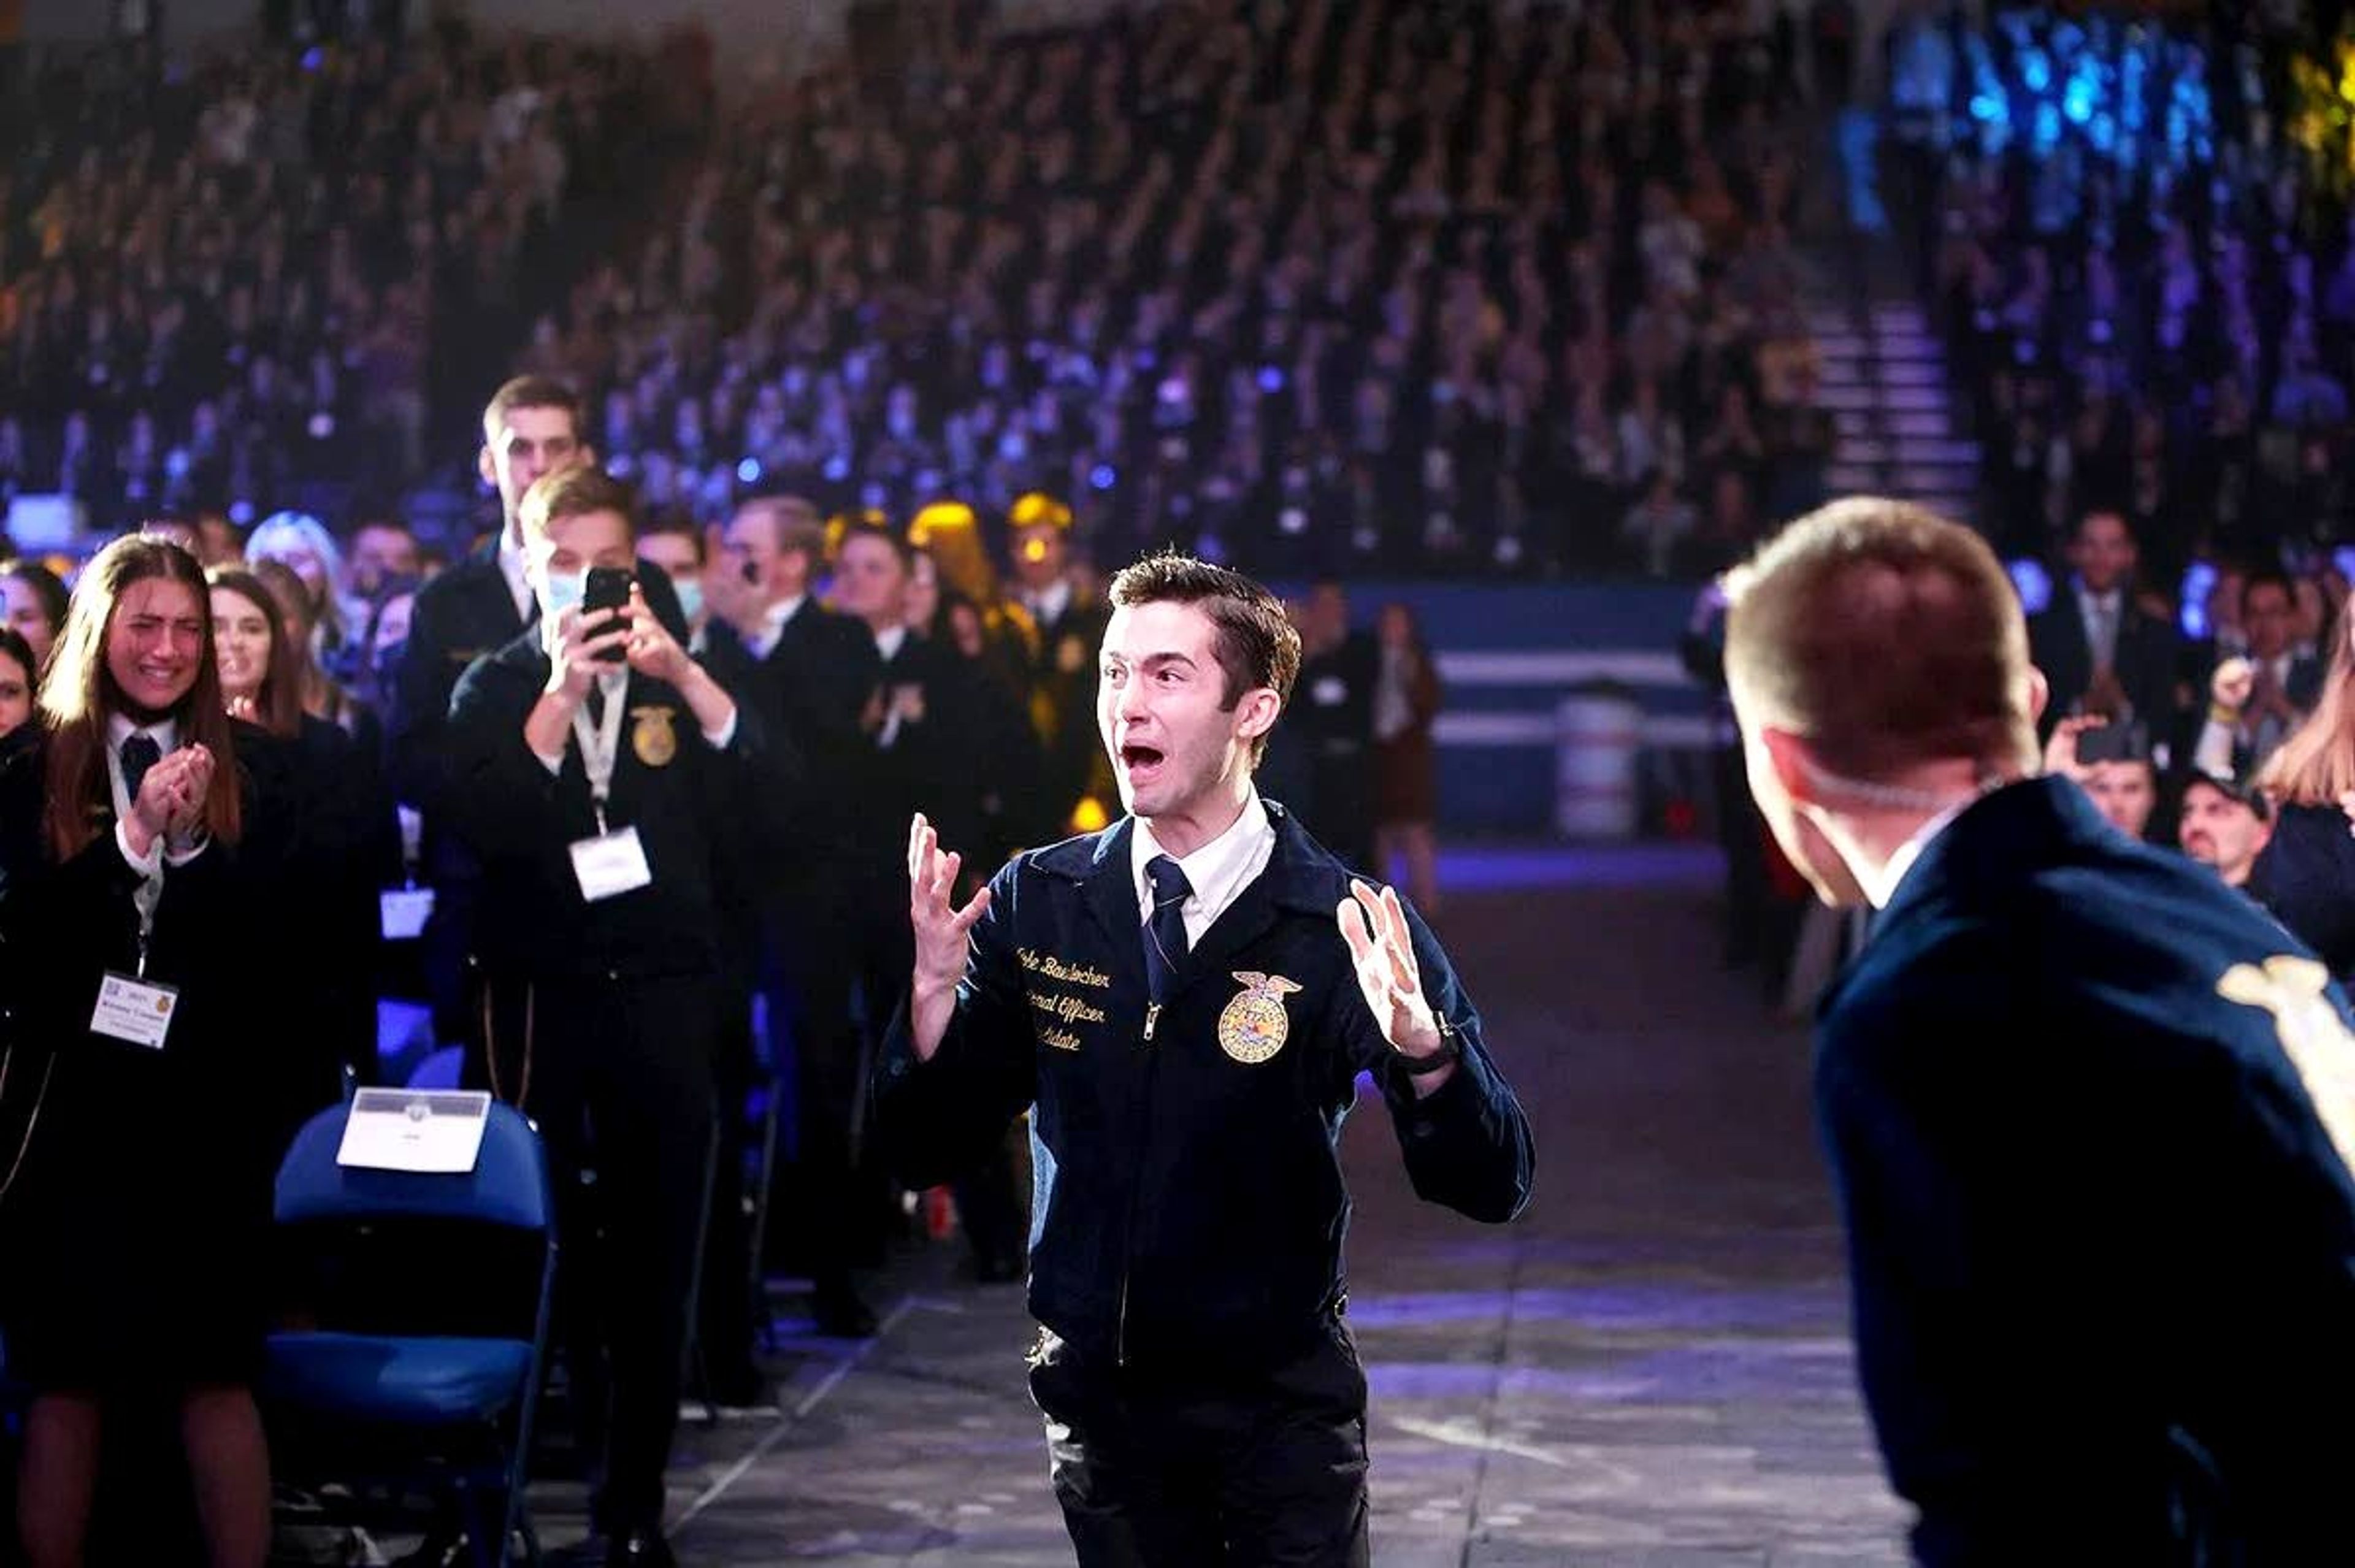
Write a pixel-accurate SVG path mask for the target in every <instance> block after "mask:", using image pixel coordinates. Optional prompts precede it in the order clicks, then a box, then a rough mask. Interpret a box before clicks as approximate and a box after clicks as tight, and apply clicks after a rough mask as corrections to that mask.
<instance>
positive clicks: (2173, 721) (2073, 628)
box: [2028, 582, 2182, 741]
mask: <svg viewBox="0 0 2355 1568" xmlns="http://www.w3.org/2000/svg"><path fill="white" fill-rule="evenodd" d="M2181 641H2182V639H2181V638H2180V637H2179V635H2177V633H2176V630H2175V628H2174V627H2172V626H2170V625H2169V624H2167V623H2166V622H2164V621H2161V620H2158V619H2157V618H2156V617H2153V616H2150V615H2146V614H2144V613H2142V612H2141V611H2140V610H2137V609H2136V608H2135V606H2134V604H2133V602H2132V599H2131V596H2129V597H2128V599H2127V603H2126V607H2125V609H2124V610H2123V611H2122V612H2121V613H2120V617H2119V621H2118V643H2117V658H2116V670H2117V677H2118V684H2119V685H2120V686H2122V687H2124V688H2126V700H2127V701H2129V702H2131V703H2133V704H2134V709H2135V718H2136V719H2137V720H2139V721H2140V722H2141V724H2142V726H2143V728H2144V729H2145V731H2147V733H2148V734H2149V735H2150V737H2151V739H2152V740H2154V741H2168V740H2171V739H2172V738H2173V737H2174V736H2175V734H2176V731H2177V729H2178V715H2177V707H2176V701H2175V695H2176V679H2177V674H2178V670H2179V661H2180V656H2181V652H2180V651H2181ZM2028 650H2029V656H2030V658H2031V659H2033V660H2034V661H2035V664H2036V667H2037V668H2038V669H2041V670H2042V671H2043V672H2044V678H2045V681H2046V682H2047V683H2048V684H2049V685H2050V686H2051V688H2052V689H2051V699H2050V700H2049V701H2047V702H2046V704H2045V708H2044V722H2043V731H2044V733H2045V734H2047V735H2050V734H2051V732H2052V727H2053V725H2055V724H2057V723H2059V722H2060V721H2061V720H2062V719H2063V718H2065V717H2067V716H2068V715H2069V713H2070V712H2071V711H2072V710H2073V709H2074V707H2075V705H2076V704H2077V702H2078V701H2079V700H2080V699H2083V697H2084V695H2085V688H2087V687H2088V686H2090V685H2091V684H2092V683H2093V679H2094V654H2093V648H2092V645H2090V644H2089V643H2088V642H2087V641H2086V638H2085V621H2084V616H2083V613H2081V612H2080V611H2079V609H2078V606H2077V591H2076V586H2075V584H2074V583H2070V582H2064V583H2062V585H2061V587H2060V588H2059V589H2057V590H2056V591H2055V592H2054V593H2053V595H2052V603H2051V604H2049V605H2047V606H2046V607H2045V608H2044V610H2043V611H2041V613H2038V614H2037V615H2035V616H2034V617H2032V618H2031V619H2030V621H2029V623H2028Z"/></svg>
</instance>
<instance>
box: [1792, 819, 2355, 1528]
mask: <svg viewBox="0 0 2355 1568" xmlns="http://www.w3.org/2000/svg"><path fill="white" fill-rule="evenodd" d="M2347 1020H2348V1014H2347V1008H2346V1001H2345V998H2344V997H2342V996H2341V995H2340V994H2339V990H2338V988H2337V987H2335V986H2332V985H2330V984H2329V983H2328V975H2327V973H2326V972H2325V971H2324V970H2323V969H2322V968H2321V966H2320V965H2318V963H2317V962H2316V961H2315V960H2314V959H2313V957H2312V955H2310V954H2308V953H2307V950H2306V949H2305V948H2304V947H2303V946H2301V945H2300V944H2298V943H2297V941H2296V939H2295V938H2293V937H2291V936H2290V935H2289V934H2288V933H2286V932H2284V931H2283V930H2282V929H2281V928H2280V927H2278V926H2277V925H2275V923H2274V922H2273V921H2272V920H2271V919H2270V918H2268V917H2267V916H2266V915H2265V914H2264V912H2263V911H2262V910H2260V909H2259V908H2258V907H2257V906H2256V905H2255V904H2254V902H2252V901H2249V900H2247V899H2245V898H2243V896H2242V895H2241V894H2239V893H2237V892H2234V891H2232V890H2230V889H2228V888H2226V887H2225V886H2224V885H2223V884H2222V882H2220V881H2218V880H2215V879H2214V878H2213V877H2212V876H2211V874H2210V873H2209V872H2208V871H2206V870H2205V869H2202V868H2200V867H2199V866H2196V865H2194V864H2192V863H2191V862H2190V861H2188V860H2185V859H2182V858H2180V857H2179V856H2175V855H2171V854H2167V853H2163V852H2160V851H2157V850H2153V849H2150V848H2145V847H2143V846H2140V845H2136V844H2130V843H2128V842H2127V841H2126V838H2125V837H2123V836H2121V835H2120V834H2118V833H2117V832H2116V831H2115V829H2113V828H2111V827H2109V826H2108V825H2107V824H2106V823H2105V822H2104V821H2103V820H2102V818H2101V817H2100V816H2098V815H2097V814H2096V813H2095V812H2094V808H2093V806H2092V805H2091V803H2090V802H2088V801H2087V800H2086V799H2085V798H2084V797H2083V795H2082V794H2080V793H2079V792H2078V791H2077V789H2076V788H2075V787H2074V786H2073V785H2072V784H2069V783H2068V782H2067V781H2065V780H2061V779H2039V780H2033V781H2030V782H2027V783H2023V784H2013V785H2010V786H2008V787H2006V788H2003V789H2000V790H1998V791H1996V792H1994V793H1992V794H1990V795H1987V796H1986V797H1985V798H1983V799H1981V800H1979V801H1978V802H1977V803H1976V804H1974V805H1971V806H1970V807H1969V808H1968V809H1966V811H1964V812H1963V813H1962V815H1961V816H1958V817H1957V818H1956V819H1955V821H1954V823H1953V824H1952V825H1951V826H1950V827H1948V828H1947V829H1946V830H1945V832H1944V833H1942V834H1941V835H1939V836H1938V837H1936V838H1935V839H1934V840H1933V841H1932V842H1931V844H1930V845H1929V846H1928V848H1926V849H1925V850H1924V852H1923V855H1922V857H1921V859H1919V860H1918V861H1917V862H1916V863H1915V864H1914V866H1913V869H1912V870H1911V871H1910V872H1909V873H1908V874H1907V875H1906V877H1905V878H1904V879H1903V880H1902V882H1901V883H1900V885H1899V887H1898V889H1897V891H1896V892H1895V895H1894V896H1893V897H1892V898H1891V901H1890V903H1889V905H1888V907H1887V908H1886V909H1885V910H1884V911H1883V912H1881V916H1880V918H1879V920H1878V921H1877V922H1876V923H1875V927H1874V930H1873V933H1872V936H1871V938H1870V942H1869V943H1868V944H1867V945H1866V947H1865V949H1864V951H1863V952H1862V953H1861V954H1860V955H1859V957H1858V959H1857V961H1856V963H1855V965H1853V967H1852V968H1851V970H1850V971H1849V973H1848V974H1847V975H1846V976H1843V977H1842V979H1841V980H1840V981H1839V982H1838V984H1837V985H1836V986H1835V987H1833V989H1832V990H1831V992H1830V993H1829V995H1828V997H1827V998H1826V1001H1825V1004H1824V1008H1823V1013H1822V1018H1821V1032H1820V1040H1819V1050H1818V1054H1817V1064H1816V1083H1817V1101H1818V1109H1819V1111H1820V1114H1821V1116H1822V1120H1823V1128H1824V1134H1825V1138H1826V1141H1827V1144H1828V1149H1829V1153H1830V1156H1831V1160H1832V1165H1833V1168H1834V1171H1835V1174H1836V1176H1837V1178H1838V1186H1839V1190H1840V1197H1841V1201H1842V1204H1843V1206H1844V1209H1845V1211H1846V1219H1847V1221H1848V1226H1849V1245H1850V1264H1851V1269H1852V1274H1853V1288H1854V1293H1855V1294H1854V1306H1855V1314H1856V1337H1857V1348H1858V1355H1859V1362H1860V1371H1861V1375H1862V1378H1863V1383H1864V1392H1865V1398H1866V1403H1868V1405H1869V1406H1870V1410H1871V1413H1872V1419H1873V1424H1874V1426H1875V1428H1876V1430H1877V1432H1878V1434H1879V1436H1880V1440H1881V1451H1882V1456H1883V1457H1884V1459H1885V1461H1886V1463H1887V1466H1888V1469H1889V1475H1890V1478H1891V1484H1892V1485H1893V1486H1894V1487H1895V1488H1896V1489H1897V1491H1898V1492H1899V1493H1900V1494H1901V1495H1902V1496H1903V1497H1905V1498H1906V1499H1908V1500H1910V1501H1911V1502H1913V1504H1914V1505H1915V1507H1917V1508H1918V1509H1920V1515H1921V1517H1920V1521H1919V1524H1918V1525H1917V1527H1916V1529H1915V1531H1914V1538H1913V1539H1914V1550H1915V1552H1916V1553H1917V1555H1918V1557H1919V1559H1920V1561H1921V1562H1923V1563H1926V1564H1930V1565H1932V1568H1948V1565H1958V1564H1995V1563H2003V1564H2009V1563H2135V1564H2137V1565H2138V1568H2140V1565H2146V1564H2158V1563H2167V1564H2173V1563H2184V1564H2190V1563H2240V1564H2243V1565H2244V1568H2255V1565H2257V1564H2270V1563H2282V1564H2290V1563H2323V1562H2348V1561H2350V1560H2355V1516H2350V1514H2349V1512H2348V1511H2347V1509H2346V1506H2345V1497H2344V1490H2345V1488H2346V1485H2347V1479H2346V1478H2347V1477H2348V1476H2350V1474H2355V1424H2350V1422H2349V1421H2348V1420H2347V1419H2346V1413H2347V1411H2348V1410H2349V1409H2350V1408H2355V1403H2351V1402H2355V1331H2350V1327H2349V1326H2350V1324H2355V1180H2350V1176H2349V1171H2348V1167H2347V1164H2346V1162H2345V1160H2344V1159H2343V1158H2342V1157H2341V1155H2340V1153H2339V1150H2338V1149H2337V1148H2336V1147H2334V1144H2333V1141H2332V1138H2331V1136H2329V1134H2328V1131H2327V1130H2326V1127H2325V1124H2324V1121H2323V1119H2322V1117H2321V1116H2320V1115H2318V1112H2317V1109H2316V1101H2315V1099H2314V1098H2313V1097H2312V1095H2311V1094H2310V1093H2309V1092H2308V1089H2307V1077H2308V1076H2309V1075H2313V1076H2317V1077H2319V1076H2320V1075H2321V1074H2326V1073H2330V1072H2339V1073H2346V1072H2349V1071H2350V1069H2355V1040H2350V1036H2349V1032H2348V1021H2347ZM2293 1051H2295V1052H2296V1059H2297V1060H2296V1061H2294V1060H2293V1054H2292V1053H2293ZM2301 1069H2303V1071H2302V1070H2301ZM2341 1115H2342V1116H2343V1117H2346V1118H2347V1120H2348V1124H2349V1125H2355V1107H2349V1108H2348V1110H2346V1111H2342V1113H2341Z"/></svg>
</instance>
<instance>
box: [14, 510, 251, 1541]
mask: <svg viewBox="0 0 2355 1568" xmlns="http://www.w3.org/2000/svg"><path fill="white" fill-rule="evenodd" d="M42 720H43V721H42V724H41V727H40V728H39V729H38V730H27V731H23V732H21V733H22V734H23V735H25V736H27V737H29V741H30V743H29V744H22V745H16V746H12V747H10V748H8V752H7V758H6V761H5V765H0V868H5V873H6V883H5V897H0V930H5V936H6V947H5V952H6V955H7V973H6V986H7V990H8V996H9V1002H8V1006H9V1008H10V1010H11V1011H12V1013H13V1014H14V1017H15V1020H16V1022H15V1026H14V1030H13V1034H12V1038H11V1040H10V1041H9V1044H8V1047H7V1051H8V1061H9V1068H10V1071H9V1072H7V1074H6V1077H7V1081H8V1086H9V1097H8V1098H9V1103H8V1104H6V1105H5V1106H0V1126H5V1127H6V1128H7V1129H8V1131H7V1133H6V1134H5V1135H0V1143H5V1149H6V1160H5V1167H6V1169H5V1174H0V1186H5V1192H0V1226H5V1232H6V1236H7V1259H8V1264H7V1268H6V1270H5V1275H0V1303H5V1324H6V1331H7V1335H8V1355H9V1372H10V1374H11V1376H12V1377H14V1378H16V1379H17V1380H19V1381H22V1382H23V1383H25V1384H26V1385H27V1387H29V1388H30V1389H31V1391H32V1392H33V1401H32V1404H31V1408H30V1411H29V1413H28V1415H27V1421H26V1429H25V1464H24V1473H23V1485H22V1490H21V1493H20V1498H19V1508H20V1509H21V1518H20V1523H21V1526H22V1531H23V1537H24V1543H25V1547H26V1551H27V1556H28V1558H29V1561H30V1562H31V1563H32V1564H33V1568H66V1565H71V1564H78V1563H80V1561H81V1552H82V1541H83V1536H84V1532H85V1531H86V1530H87V1528H88V1525H89V1521H90V1515H91V1501H92V1489H93V1487H94V1484H95V1480H96V1477H97V1474H98V1462H99V1454H100V1447H101V1441H102V1437H103V1434H104V1432H105V1431H106V1430H107V1428H108V1426H109V1424H110V1423H111V1422H112V1420H113V1418H115V1417H116V1416H120V1415H125V1414H128V1413H132V1412H133V1411H135V1410H137V1409H138V1408H140V1402H142V1401H155V1400H158V1399H162V1400H165V1401H169V1402H171V1403H175V1404H176V1406H177V1408H178V1411H179V1416H180V1431H181V1435H182V1438H183V1442H184V1445H185V1448H186V1454H187V1459H188V1466H189V1470H190V1472H191V1474H192V1476H193V1477H194V1480H195V1482H196V1497H197V1510H198V1513H199V1516H200V1519H201V1522H202V1525H203V1530H204V1534H205V1538H206V1541H207V1545H208V1550H209V1552H210V1554H211V1559H212V1562H213V1563H215V1564H216V1565H217V1568H260V1564H261V1563H262V1561H263V1559H264V1557H265V1556H266V1555H267V1552H268V1550H269V1544H270V1480H269V1456H268V1453H267V1451H266V1448H265V1445H264V1442H263V1436H262V1431H261V1420H260V1417H259V1415H258V1413H257V1412H256V1409H255V1406H254V1402H253V1395H252V1392H251V1391H252V1388H253V1383H254V1380H255V1378H256V1376H257V1375H258V1373H259V1371H260V1362H261V1341H262V1329H263V1323H264V1317H263V1314H264V1303H263V1300H262V1296H261V1285H262V1283H263V1281H264V1279H265V1277H266V1274H267V1271H266V1269H265V1268H264V1266H263V1247H264V1243H265V1239H266V1236H267V1232H268V1226H269V1220H270V1209H271V1189H270V1183H271V1178H272V1173H273V1171H274V1169H275V1166H276V1161H277V1156H278V1152H279V1147H280V1144H279V1141H278V1140H277V1139H276V1138H275V1137H274V1136H273V1129H272V1128H271V1127H270V1126H269V1125H268V1117H267V1115H266V1114H265V1112H264V1111H263V1109H262V1093H261V1092H262V1091H263V1090H264V1089H265V1088H266V1087H267V1085H268V1083H269V1080H270V1076H271V1069H272V1066H273V1064H274V1063H273V1057H274V1055H275V1051H274V1047H275V1044H276V1041H275V1040H274V1039H273V1037H272V1034H271V1032H270V1031H271V1028H272V1025H273V1024H274V1023H275V1022H276V1021H278V1020H276V1019H273V1018H272V1017H271V1015H269V1014H268V1013H267V1012H266V1011H263V1010H261V1009H259V1008H257V1006H256V1002H257V999H258V997H259V996H260V994H261V986H260V984H259V983H258V982H254V981H253V980H252V979H251V977H252V976H254V975H255V973H256V971H255V969H254V966H253V955H251V954H250V953H247V952H244V951H242V950H241V948H240V938H241V936H242V935H243V934H245V933H248V932H249V931H250V929H251V927H250V915H251V910H250V902H249V901H248V900H247V898H246V896H245V894H246V883H247V879H248V878H249V877H250V874H251V870H252V867H251V864H250V862H251V860H252V859H254V858H256V857H257V856H259V855H266V853H267V851H266V850H263V849H261V845H260V843H259V840H260V839H261V837H263V836H262V835H260V834H249V832H248V829H249V828H250V827H253V826H254V824H255V821H256V818H257V817H258V816H261V814H262V813H263V812H265V811H267V810H269V809H271V808H272V807H271V804H270V803H268V802H265V801H262V800H260V799H256V798H250V796H249V792H248V790H247V789H246V788H245V787H244V785H245V784H246V782H247V781H248V779H249V778H250V773H249V771H248V770H247V769H246V768H245V767H243V766H241V765H240V764H241V762H242V761H243V759H242V758H241V757H240V755H239V753H238V752H237V750H236V748H235V746H234V745H233V742H232V740H231V732H230V721H229V716H228V714H227V712H226V710H225V708H224V705H223V703H222V699H221V693H220V686H219V677H218V667H217V665H216V661H215V656H214V650H213V642H212V637H211V626H210V614H209V612H208V604H207V595H206V588H205V581H204V576H203V573H202V571H200V569H199V568H198V567H197V563H196V561H195V560H193V559H192V558H191V557H189V556H188V555H187V554H186V553H185V552H183V551H182V550H180V549H176V548H175V547H173V546H171V545H168V544H165V543H162V542H160V541H156V540H152V539H139V538H136V537H133V538H128V539H117V540H116V541H114V543H112V544H111V545H109V546H108V547H107V548H106V549H103V550H101V552H100V553H99V554H98V556H97V557H96V558H95V559H94V560H92V561H91V563H90V565H89V566H88V567H87V568H85V569H84V571H83V575H82V580H81V585H80V592H79V593H78V594H77V595H76V596H75V599H74V603H73V609H72V612H71V613H70V614H69V617H68V622H67V625H66V629H65V635H64V636H63V638H62V640H61V641H60V643H59V648H58V653H57V656H56V658H55V660H54V662H53V664H52V666H51V668H50V672H49V677H48V683H47V686H46V687H45V688H44V694H43V706H42ZM241 858H242V859H244V860H245V861H246V862H247V863H245V864H240V859H241ZM17 1096H22V1098H17ZM158 1281H168V1282H170V1300H169V1309H168V1310H166V1311H162V1312H158V1311H157V1310H155V1286H156V1282H158Z"/></svg>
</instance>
